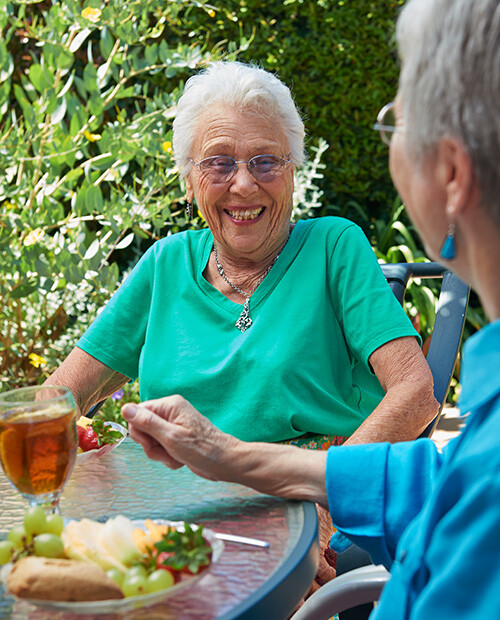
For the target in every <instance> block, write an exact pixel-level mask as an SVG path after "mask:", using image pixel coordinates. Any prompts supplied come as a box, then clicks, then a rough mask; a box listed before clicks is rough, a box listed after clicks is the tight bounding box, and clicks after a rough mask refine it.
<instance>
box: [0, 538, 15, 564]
mask: <svg viewBox="0 0 500 620" xmlns="http://www.w3.org/2000/svg"><path fill="white" fill-rule="evenodd" d="M13 549H14V543H13V542H12V541H10V540H2V541H0V564H8V563H9V562H10V553H11V551H12V550H13Z"/></svg>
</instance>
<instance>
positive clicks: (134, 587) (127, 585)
mask: <svg viewBox="0 0 500 620" xmlns="http://www.w3.org/2000/svg"><path fill="white" fill-rule="evenodd" d="M127 573H128V571H127ZM146 584H147V579H146V578H145V577H141V576H140V575H132V577H130V578H127V574H125V578H124V579H123V583H122V585H121V589H122V592H123V595H124V596H138V595H139V594H145V593H146V592H147V589H146Z"/></svg>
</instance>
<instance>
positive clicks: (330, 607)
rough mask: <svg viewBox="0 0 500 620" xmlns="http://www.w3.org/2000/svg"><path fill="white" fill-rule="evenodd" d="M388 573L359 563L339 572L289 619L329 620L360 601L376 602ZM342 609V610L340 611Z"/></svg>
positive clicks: (347, 610)
mask: <svg viewBox="0 0 500 620" xmlns="http://www.w3.org/2000/svg"><path fill="white" fill-rule="evenodd" d="M389 577H390V573H389V571H387V570H386V569H385V568H384V567H383V566H374V565H371V566H362V567H361V568H357V569H355V570H353V571H350V572H349V573H346V574H345V575H340V576H338V577H336V578H335V579H332V581H329V582H328V583H327V584H325V585H324V586H322V587H321V588H320V589H319V590H318V591H317V592H315V593H314V594H313V595H312V596H310V597H309V598H308V599H307V600H306V602H305V603H304V604H303V605H302V607H301V608H300V609H299V610H298V611H297V612H296V613H295V614H294V615H293V616H292V620H329V619H330V618H331V617H332V616H333V615H335V614H337V613H339V614H340V618H342V616H344V615H345V614H346V613H349V610H350V609H351V608H352V607H354V606H355V605H356V606H359V605H361V604H363V603H369V604H370V607H371V603H372V602H373V601H377V600H378V599H379V597H380V593H381V592H382V590H383V588H384V586H385V584H386V583H387V581H388V580H389ZM342 612H344V613H342Z"/></svg>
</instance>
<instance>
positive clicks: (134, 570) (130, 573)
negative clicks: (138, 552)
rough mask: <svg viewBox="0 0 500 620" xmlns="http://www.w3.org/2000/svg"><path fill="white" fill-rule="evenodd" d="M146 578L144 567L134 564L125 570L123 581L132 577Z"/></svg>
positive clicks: (146, 572) (146, 573)
mask: <svg viewBox="0 0 500 620" xmlns="http://www.w3.org/2000/svg"><path fill="white" fill-rule="evenodd" d="M147 576H148V571H147V570H146V568H145V567H144V566H141V565H140V564H135V565H134V566H131V567H130V568H127V572H126V573H125V576H124V579H131V578H132V577H143V578H144V579H146V577H147Z"/></svg>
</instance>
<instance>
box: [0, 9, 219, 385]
mask: <svg viewBox="0 0 500 620" xmlns="http://www.w3.org/2000/svg"><path fill="white" fill-rule="evenodd" d="M190 4H191V3H190V2H182V3H178V2H161V1H158V0H142V1H141V2H138V1H134V2H124V1H123V0H109V2H107V3H106V4H103V5H102V6H101V5H100V4H98V3H89V5H87V6H85V4H82V5H80V3H78V2H74V1H72V0H59V1H58V2H56V1H54V2H53V3H50V2H48V1H44V2H39V3H26V2H18V1H6V0H2V1H1V2H0V29H1V34H2V36H1V38H0V302H1V305H0V324H1V325H2V331H1V337H0V353H1V356H2V360H1V366H0V370H1V381H2V382H8V383H9V384H10V385H11V386H15V385H16V384H18V383H31V382H37V381H39V380H40V379H42V378H43V374H44V371H46V370H48V369H49V362H51V361H52V362H56V361H57V359H55V358H57V357H58V354H54V353H53V351H54V350H56V351H58V352H59V351H60V352H61V353H62V352H67V351H66V348H67V347H66V345H67V343H66V342H62V343H61V338H62V339H64V336H65V335H66V334H67V333H68V330H70V331H71V330H73V333H72V335H73V336H74V335H75V332H77V331H82V325H81V321H82V320H83V322H84V323H85V322H88V320H89V319H90V318H91V315H95V310H96V309H97V308H99V307H100V306H102V304H103V303H104V301H105V300H106V299H107V298H108V297H109V295H110V294H111V293H112V292H113V291H114V290H115V288H116V285H117V282H118V279H119V269H118V265H117V263H116V258H117V256H119V253H120V252H121V251H123V250H125V249H126V248H128V251H130V248H133V247H134V246H138V244H139V242H140V240H141V239H146V240H152V239H155V238H156V237H157V236H158V233H159V231H160V229H164V230H165V227H166V231H167V234H168V230H169V229H179V228H180V227H183V226H185V225H186V220H185V217H184V215H183V209H182V207H183V205H182V204H180V203H182V201H183V197H182V192H181V188H180V186H179V182H178V175H177V171H176V169H175V166H174V163H173V159H172V149H171V142H170V140H171V121H172V118H173V115H174V110H175V103H176V100H177V98H178V96H179V94H180V92H181V89H182V86H183V83H184V80H185V78H186V76H187V75H189V73H190V72H192V70H193V69H195V68H196V67H198V66H200V65H201V64H203V63H204V62H206V61H207V60H209V59H211V58H213V57H214V54H212V53H209V52H207V51H205V50H204V49H202V47H201V46H199V45H196V44H189V45H188V44H186V45H183V44H180V43H175V44H171V42H170V39H169V32H168V24H169V22H170V20H171V19H174V18H175V17H176V15H177V14H178V11H179V8H180V7H181V6H182V7H184V8H185V7H186V6H189V5H190ZM99 6H101V8H102V10H101V8H97V7H99ZM84 7H85V8H84ZM78 325H79V326H80V330H78ZM41 371H42V373H41Z"/></svg>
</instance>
